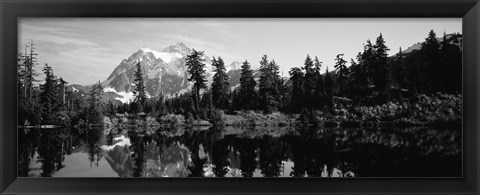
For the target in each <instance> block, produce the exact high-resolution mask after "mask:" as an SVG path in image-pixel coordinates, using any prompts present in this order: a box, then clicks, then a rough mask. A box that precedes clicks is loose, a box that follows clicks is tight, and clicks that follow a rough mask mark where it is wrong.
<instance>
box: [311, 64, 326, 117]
mask: <svg viewBox="0 0 480 195" xmlns="http://www.w3.org/2000/svg"><path fill="white" fill-rule="evenodd" d="M313 65H314V66H315V81H316V83H315V92H314V94H313V96H314V99H315V102H316V103H315V105H314V108H316V109H320V108H322V107H323V106H324V101H323V100H324V98H325V83H324V82H323V76H322V74H321V73H320V71H321V69H322V62H320V60H318V58H317V56H315V60H314V61H313Z"/></svg>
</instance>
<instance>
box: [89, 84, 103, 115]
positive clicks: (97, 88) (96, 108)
mask: <svg viewBox="0 0 480 195" xmlns="http://www.w3.org/2000/svg"><path fill="white" fill-rule="evenodd" d="M102 94H103V87H102V85H101V84H100V81H98V82H97V83H96V84H94V85H93V86H92V88H91V89H90V93H89V99H88V106H87V110H86V119H87V122H88V123H90V124H101V123H103V107H102V104H101V100H102Z"/></svg>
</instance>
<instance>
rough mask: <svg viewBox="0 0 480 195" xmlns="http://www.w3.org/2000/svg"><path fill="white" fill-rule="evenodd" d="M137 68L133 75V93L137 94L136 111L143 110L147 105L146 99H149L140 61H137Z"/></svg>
mask: <svg viewBox="0 0 480 195" xmlns="http://www.w3.org/2000/svg"><path fill="white" fill-rule="evenodd" d="M136 66H137V70H135V72H134V74H133V76H134V81H135V88H134V90H133V94H134V95H135V101H134V103H135V104H136V105H135V106H136V110H135V111H134V112H143V109H144V107H145V101H146V100H147V95H146V93H145V84H144V82H143V71H142V67H141V65H140V62H138V63H137V65H136Z"/></svg>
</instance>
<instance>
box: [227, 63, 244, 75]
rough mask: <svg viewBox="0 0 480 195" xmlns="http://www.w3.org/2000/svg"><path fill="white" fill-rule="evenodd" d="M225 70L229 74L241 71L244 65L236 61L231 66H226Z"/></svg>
mask: <svg viewBox="0 0 480 195" xmlns="http://www.w3.org/2000/svg"><path fill="white" fill-rule="evenodd" d="M225 69H226V70H227V72H229V71H231V70H240V69H242V63H240V62H237V61H234V62H232V63H231V64H229V65H226V66H225Z"/></svg>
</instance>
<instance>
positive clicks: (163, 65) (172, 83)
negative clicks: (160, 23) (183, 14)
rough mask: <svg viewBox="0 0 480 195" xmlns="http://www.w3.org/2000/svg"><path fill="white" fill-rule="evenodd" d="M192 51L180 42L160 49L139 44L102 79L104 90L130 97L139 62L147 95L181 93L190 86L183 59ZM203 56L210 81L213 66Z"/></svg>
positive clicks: (120, 96)
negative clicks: (137, 48)
mask: <svg viewBox="0 0 480 195" xmlns="http://www.w3.org/2000/svg"><path fill="white" fill-rule="evenodd" d="M192 51H193V50H192V49H191V48H189V47H187V46H186V45H185V44H184V43H181V42H180V43H177V44H175V45H171V46H168V47H166V48H164V49H163V50H161V51H156V50H153V49H150V48H146V47H145V48H140V49H139V50H138V51H136V52H135V53H133V54H132V55H130V56H129V57H128V58H127V59H123V60H122V61H121V62H120V64H119V65H118V66H117V67H116V68H115V69H114V70H113V72H112V73H111V74H110V76H108V78H107V80H105V81H104V82H102V86H103V87H104V92H106V93H113V94H116V95H117V96H118V97H115V98H114V99H116V100H119V101H121V102H124V103H125V102H129V101H131V100H133V98H134V95H133V89H134V87H135V85H134V83H135V82H134V72H135V70H136V64H137V63H138V62H140V66H141V67H142V70H143V75H144V78H143V79H144V82H145V91H146V92H147V96H149V97H152V96H158V95H159V94H161V93H162V94H164V95H166V96H167V97H169V96H173V95H174V94H177V93H179V94H181V93H185V92H187V91H188V90H189V89H190V88H191V86H192V84H191V83H189V82H188V77H189V75H188V72H187V66H186V65H185V59H186V57H187V55H188V54H190V53H191V52H192ZM204 58H205V64H206V65H205V70H206V76H207V80H208V85H210V83H211V82H212V76H213V74H214V72H213V71H214V67H213V66H212V65H211V58H210V57H209V56H207V55H205V56H204ZM232 64H233V65H232V68H237V67H236V66H235V65H236V64H235V63H232Z"/></svg>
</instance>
